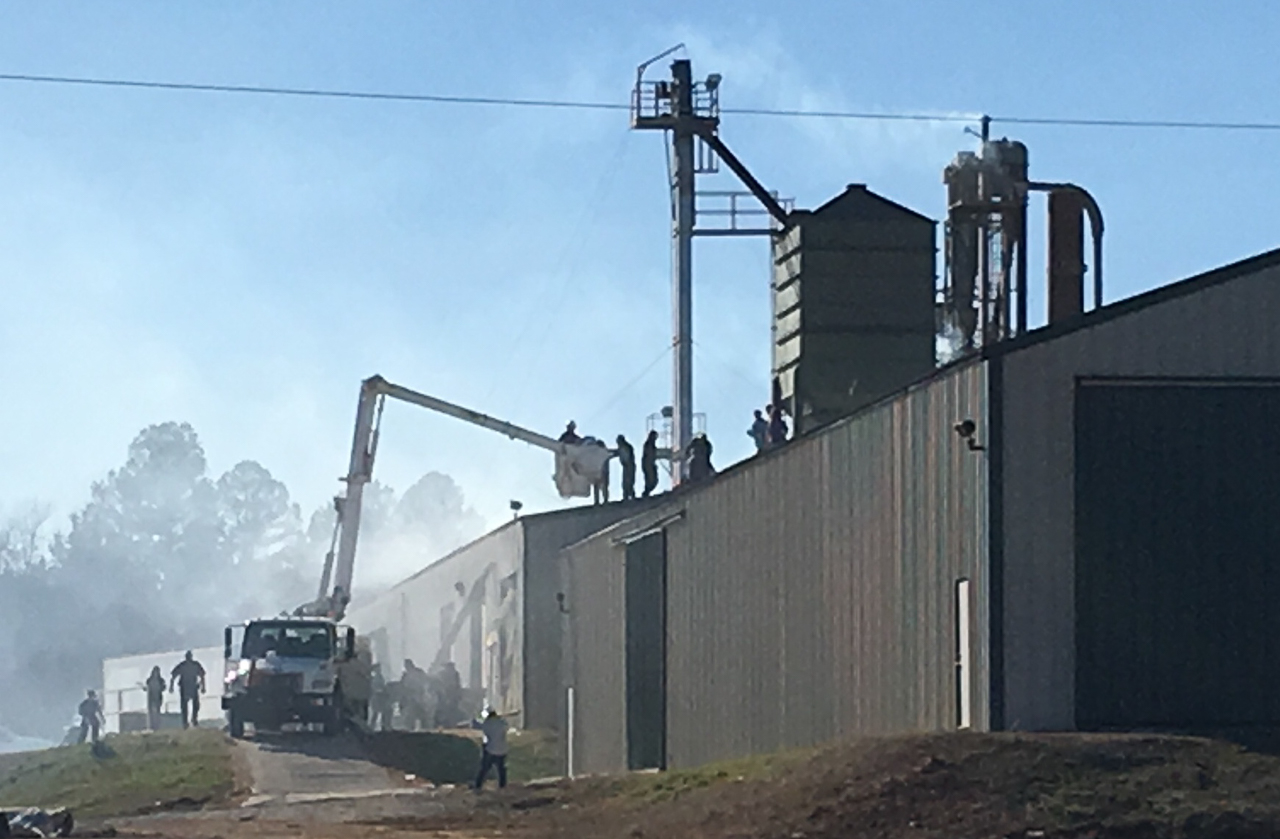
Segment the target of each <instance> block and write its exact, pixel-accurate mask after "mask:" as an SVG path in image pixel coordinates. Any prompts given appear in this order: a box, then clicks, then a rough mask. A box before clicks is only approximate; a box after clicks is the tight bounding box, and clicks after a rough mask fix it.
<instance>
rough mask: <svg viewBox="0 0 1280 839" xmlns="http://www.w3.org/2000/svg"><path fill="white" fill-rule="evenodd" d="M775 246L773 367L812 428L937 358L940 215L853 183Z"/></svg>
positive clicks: (804, 428) (808, 213) (894, 386)
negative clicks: (925, 213)
mask: <svg viewBox="0 0 1280 839" xmlns="http://www.w3.org/2000/svg"><path fill="white" fill-rule="evenodd" d="M791 219H792V222H793V223H792V224H791V225H790V226H789V227H788V229H787V231H786V232H785V233H783V234H781V235H779V236H778V237H776V238H775V240H774V243H773V301H774V343H773V373H774V376H775V377H776V379H777V380H778V382H779V384H780V385H781V393H782V399H783V402H784V404H785V405H786V407H787V408H788V410H789V411H790V413H791V416H792V417H793V418H794V426H795V432H796V433H797V434H805V433H808V432H809V431H812V430H813V429H814V428H817V427H819V426H822V425H825V424H827V423H829V422H831V421H832V420H835V419H838V418H839V417H842V416H845V415H848V414H850V413H852V412H854V411H856V410H858V409H859V408H861V407H863V406H865V405H869V404H871V403H872V402H875V401H877V400H879V399H881V398H883V397H884V396H887V395H888V394H890V393H892V392H894V391H896V390H899V389H900V388H902V387H904V386H906V385H907V384H909V383H911V382H913V381H915V380H917V379H919V378H921V377H923V376H926V375H928V374H929V373H930V372H931V371H932V370H933V369H934V364H935V347H934V340H935V337H934V336H935V312H934V271H935V251H936V245H935V230H936V222H934V221H933V220H932V219H929V218H927V217H925V216H922V215H920V214H919V213H916V212H914V211H913V210H909V209H907V208H906V207H903V206H902V205H900V204H896V203H894V202H892V201H890V200H888V199H886V198H883V197H881V196H879V195H876V194H875V193H873V192H871V191H869V190H868V189H867V188H866V187H865V186H864V185H861V184H855V185H851V186H850V187H849V188H848V189H846V190H845V192H844V193H843V194H841V195H839V196H837V197H836V198H833V199H832V200H831V201H828V202H827V203H826V204H823V205H822V206H821V207H818V208H817V209H816V210H797V211H794V212H793V213H792V215H791Z"/></svg>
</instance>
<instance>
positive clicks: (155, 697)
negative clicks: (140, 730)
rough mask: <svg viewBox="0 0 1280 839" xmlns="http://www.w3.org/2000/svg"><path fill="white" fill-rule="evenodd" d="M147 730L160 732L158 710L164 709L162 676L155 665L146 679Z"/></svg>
mask: <svg viewBox="0 0 1280 839" xmlns="http://www.w3.org/2000/svg"><path fill="white" fill-rule="evenodd" d="M146 688H147V728H149V729H151V730H152V731H159V730H160V710H161V709H162V708H163V707H164V674H162V673H161V672H160V667H159V666H158V665H157V666H155V667H152V668H151V675H150V676H148V677H147V684H146Z"/></svg>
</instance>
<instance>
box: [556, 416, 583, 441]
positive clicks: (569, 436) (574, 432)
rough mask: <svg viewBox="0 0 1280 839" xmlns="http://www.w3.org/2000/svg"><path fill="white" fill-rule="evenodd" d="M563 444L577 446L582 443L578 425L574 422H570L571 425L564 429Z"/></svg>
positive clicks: (561, 437) (561, 438)
mask: <svg viewBox="0 0 1280 839" xmlns="http://www.w3.org/2000/svg"><path fill="white" fill-rule="evenodd" d="M560 442H561V443H568V444H569V445H571V446H576V445H578V444H579V443H581V442H582V438H581V437H579V436H578V424H577V423H576V422H574V421H573V420H569V424H568V425H566V426H565V427H564V433H563V434H561V435H560Z"/></svg>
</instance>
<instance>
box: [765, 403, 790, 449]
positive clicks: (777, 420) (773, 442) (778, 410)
mask: <svg viewBox="0 0 1280 839" xmlns="http://www.w3.org/2000/svg"><path fill="white" fill-rule="evenodd" d="M768 411H769V447H770V448H772V447H774V446H781V445H782V444H783V443H785V442H787V421H786V419H784V418H783V416H782V406H781V405H778V404H773V405H770V406H769V408H768Z"/></svg>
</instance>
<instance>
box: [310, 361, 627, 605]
mask: <svg viewBox="0 0 1280 839" xmlns="http://www.w3.org/2000/svg"><path fill="white" fill-rule="evenodd" d="M387 397H390V398H392V399H398V400H400V401H402V402H408V403H410V404H412V405H417V406H419V407H421V408H426V409H428V410H430V411H437V412H439V413H442V414H446V415H448V416H451V417H455V418H457V419H460V420H462V421H464V422H469V423H471V424H472V425H478V426H480V427H481V428H487V429H489V430H490V431H496V432H498V433H499V434H502V435H504V436H506V437H510V438H511V439H512V440H520V441H523V442H525V443H528V444H529V445H531V446H537V447H538V448H540V449H546V450H547V451H549V452H551V453H552V454H554V455H555V473H554V475H553V480H554V481H555V485H556V489H557V491H559V493H560V497H561V498H589V497H591V494H592V491H593V489H595V488H596V486H597V485H598V484H599V483H600V481H601V480H602V479H603V475H604V467H605V465H606V464H607V463H608V461H609V458H610V457H611V456H612V452H611V451H610V449H609V448H608V446H606V445H605V444H604V443H603V442H601V441H597V440H593V439H592V438H590V437H587V438H584V439H583V441H582V442H581V443H578V444H571V443H562V442H560V441H559V440H556V439H554V438H551V437H547V436H546V435H543V434H539V433H537V432H536V431H530V430H528V429H527V428H521V427H520V426H518V425H513V424H512V423H509V422H504V421H503V420H499V419H494V418H493V417H490V416H487V415H485V414H482V413H480V412H479V411H472V410H471V409H469V408H463V407H462V406H460V405H455V404H453V403H451V402H446V401H444V400H443V399H436V398H435V397H434V396H427V395H426V394H424V393H418V392H417V391H414V390H410V389H409V388H407V387H402V386H401V385H397V384H392V383H391V382H389V381H387V380H386V379H384V378H382V377H381V376H371V377H370V378H368V379H365V380H364V381H363V382H361V384H360V401H359V405H358V407H357V409H356V427H355V437H354V439H353V440H352V444H351V463H350V466H349V468H348V471H347V476H346V477H345V478H343V479H342V480H343V481H344V482H345V483H346V485H347V492H346V495H345V496H344V497H337V498H334V500H333V501H334V507H335V509H336V510H337V513H338V518H337V522H336V524H335V526H334V534H333V541H332V542H331V543H330V546H329V553H328V554H327V555H326V556H325V562H324V572H323V573H322V574H321V576H320V590H319V592H318V594H317V596H316V599H315V600H314V601H312V602H311V603H307V604H305V605H303V606H300V607H299V608H298V609H297V611H296V612H295V614H297V615H299V616H313V617H326V618H329V619H331V620H335V621H340V620H342V617H343V615H344V614H345V613H346V608H347V603H348V602H349V601H350V597H351V595H350V592H351V578H352V573H353V571H354V569H355V555H356V538H357V535H358V533H359V529H360V507H361V501H362V499H363V496H364V486H365V484H367V483H368V482H369V481H370V480H371V478H372V474H373V460H374V456H375V455H376V453H377V450H378V433H379V429H380V426H381V423H382V409H383V407H384V406H385V403H386V399H387ZM330 583H332V590H330Z"/></svg>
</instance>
